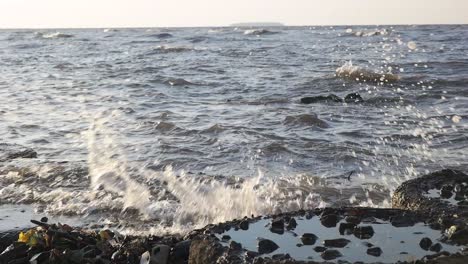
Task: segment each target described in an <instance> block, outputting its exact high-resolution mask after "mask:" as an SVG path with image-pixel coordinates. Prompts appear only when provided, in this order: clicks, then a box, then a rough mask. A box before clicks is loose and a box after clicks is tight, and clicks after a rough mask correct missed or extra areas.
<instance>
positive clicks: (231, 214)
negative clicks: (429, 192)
mask: <svg viewBox="0 0 468 264" xmlns="http://www.w3.org/2000/svg"><path fill="white" fill-rule="evenodd" d="M384 29H385V30H384ZM246 30H247V29H246ZM265 32H266V33H265ZM359 32H361V33H359ZM272 33H274V34H272ZM467 33H468V27H467V26H456V25H454V26H395V27H390V26H388V27H385V28H375V27H367V28H366V27H351V28H348V27H284V28H272V29H269V31H262V30H259V31H247V32H245V30H244V29H236V28H214V29H210V28H179V29H121V30H102V29H89V30H61V31H60V32H57V31H52V30H39V31H33V30H21V31H11V30H8V31H7V30H4V31H0V62H1V64H2V66H1V67H0V71H1V72H0V73H1V74H0V96H1V98H3V103H2V104H1V105H0V120H1V122H0V137H1V138H2V140H3V141H4V142H7V143H18V144H22V145H24V146H28V147H31V148H33V149H35V150H36V151H37V152H38V155H39V159H38V160H33V161H15V162H13V163H12V164H13V165H15V166H18V167H22V168H28V169H29V170H31V171H32V172H34V173H33V174H24V173H23V174H22V173H19V174H18V173H16V174H15V172H10V170H9V169H7V170H5V171H3V172H2V176H1V177H0V186H1V189H0V203H9V204H11V203H18V202H20V203H27V204H32V205H34V206H35V207H44V210H45V212H46V213H49V214H75V215H80V216H82V215H101V216H103V217H107V216H109V215H110V216H109V217H111V216H112V217H111V218H112V219H114V218H115V217H118V216H119V214H120V213H119V212H121V211H122V210H123V209H124V208H136V209H138V210H139V211H140V212H142V213H143V215H142V216H141V219H143V220H144V221H151V220H155V219H157V220H160V221H162V222H163V225H162V226H169V227H170V226H172V225H173V223H174V222H176V223H178V224H177V226H178V227H177V228H175V229H174V230H181V229H180V228H182V230H184V228H183V227H184V226H185V227H187V228H192V227H193V225H195V226H201V225H204V224H207V223H209V222H216V221H224V220H229V219H231V218H235V217H242V216H244V215H250V214H262V213H272V212H279V211H286V210H294V209H299V208H311V207H316V206H324V205H334V204H354V205H359V204H360V205H367V206H385V205H388V201H389V198H390V194H391V192H392V190H394V189H395V188H396V186H398V184H400V183H401V182H402V181H404V180H407V179H410V178H413V177H415V176H417V175H420V174H422V173H425V172H429V171H433V170H437V169H440V168H446V167H450V168H458V169H461V170H464V169H466V167H467V159H466V154H467V153H468V151H467V150H468V138H467V136H466V135H467V134H468V133H467V132H468V125H467V122H466V120H467V119H468V116H467V114H466V113H468V97H467V96H468V93H467V92H466V83H467V81H468V72H467V71H466V69H467V66H468V56H467V55H468V54H467V52H466V50H467V44H466V43H468V41H467V40H468V34H467ZM337 69H338V72H337ZM336 74H338V75H339V76H335V75H336ZM376 76H377V77H378V76H384V78H382V79H380V78H379V79H378V80H377V77H376ZM391 76H395V78H394V77H391ZM351 92H359V93H360V94H361V95H362V97H363V98H364V100H365V102H364V103H362V104H343V103H322V104H321V103H318V104H311V105H304V104H300V98H301V97H306V96H314V95H328V94H329V93H334V94H337V95H338V96H340V97H344V96H345V95H346V94H348V93H351ZM64 162H66V163H64ZM18 163H19V164H18ZM3 165H4V166H6V165H7V163H4V164H3ZM77 167H78V168H82V169H83V170H84V171H87V170H89V172H90V174H89V175H88V174H87V173H86V172H80V173H69V171H70V170H72V169H74V168H77ZM57 168H59V169H57ZM182 170H183V171H182ZM352 171H353V172H354V173H353V174H352V176H351V178H350V179H351V180H350V181H348V180H346V177H347V176H348V175H349V174H350V173H351V172H352ZM132 219H133V218H132ZM116 221H120V220H116ZM135 221H136V220H135ZM160 227H161V225H160V222H155V221H153V224H148V225H147V226H145V228H156V230H159V228H160ZM169 230H170V232H172V229H169Z"/></svg>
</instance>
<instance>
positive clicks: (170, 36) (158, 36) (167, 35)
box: [146, 33, 173, 39]
mask: <svg viewBox="0 0 468 264" xmlns="http://www.w3.org/2000/svg"><path fill="white" fill-rule="evenodd" d="M146 36H147V37H152V38H159V39H166V38H172V37H173V35H172V34H170V33H158V34H151V35H146Z"/></svg>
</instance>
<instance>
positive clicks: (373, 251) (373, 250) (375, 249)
mask: <svg viewBox="0 0 468 264" xmlns="http://www.w3.org/2000/svg"><path fill="white" fill-rule="evenodd" d="M367 255H371V256H374V257H380V255H382V249H381V248H379V247H372V248H368V249H367Z"/></svg>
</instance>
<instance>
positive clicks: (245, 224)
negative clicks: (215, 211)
mask: <svg viewBox="0 0 468 264" xmlns="http://www.w3.org/2000/svg"><path fill="white" fill-rule="evenodd" d="M239 228H240V229H242V230H248V229H249V221H248V220H242V221H241V222H240V223H239Z"/></svg>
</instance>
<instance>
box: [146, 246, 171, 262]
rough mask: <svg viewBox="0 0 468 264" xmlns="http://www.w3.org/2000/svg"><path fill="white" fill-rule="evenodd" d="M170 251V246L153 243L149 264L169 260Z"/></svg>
mask: <svg viewBox="0 0 468 264" xmlns="http://www.w3.org/2000/svg"><path fill="white" fill-rule="evenodd" d="M170 251H171V247H169V246H167V245H162V244H159V245H155V246H154V247H153V248H152V249H151V254H150V263H151V264H166V263H167V261H168V260H169V253H170Z"/></svg>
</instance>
